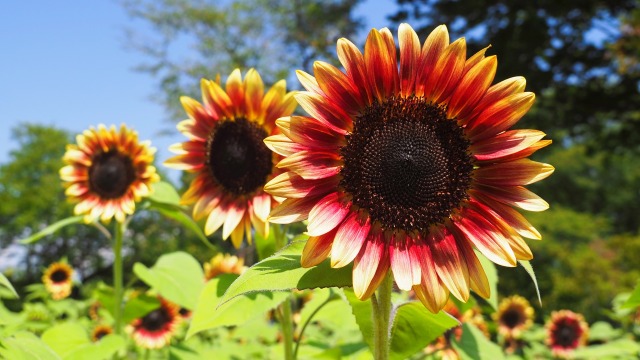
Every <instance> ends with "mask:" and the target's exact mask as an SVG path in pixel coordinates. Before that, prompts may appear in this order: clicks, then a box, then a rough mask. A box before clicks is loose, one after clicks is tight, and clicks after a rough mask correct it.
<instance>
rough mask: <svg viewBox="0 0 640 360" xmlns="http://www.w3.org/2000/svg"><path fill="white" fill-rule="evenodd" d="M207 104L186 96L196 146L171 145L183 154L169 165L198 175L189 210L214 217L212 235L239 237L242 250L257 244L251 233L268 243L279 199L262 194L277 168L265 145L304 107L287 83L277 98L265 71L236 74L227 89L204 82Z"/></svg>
mask: <svg viewBox="0 0 640 360" xmlns="http://www.w3.org/2000/svg"><path fill="white" fill-rule="evenodd" d="M201 85H202V97H203V101H204V104H201V103H199V102H197V101H196V100H194V99H191V98H189V97H185V96H183V97H181V98H180V100H181V102H182V105H183V106H184V108H185V110H186V112H187V114H188V115H189V119H188V120H184V121H182V122H181V123H179V124H178V130H180V131H181V132H182V133H183V134H184V135H185V136H186V137H187V138H188V139H189V140H188V141H185V142H183V143H180V144H175V145H173V146H171V151H173V152H174V153H176V154H178V155H177V156H175V157H173V158H171V159H169V160H167V161H166V162H165V165H166V166H168V167H171V168H174V169H179V170H186V171H189V172H192V173H195V178H194V179H193V181H192V182H191V185H190V186H189V189H188V190H187V191H186V192H185V193H184V194H183V196H182V199H181V201H182V203H183V204H187V205H190V204H195V205H194V207H193V217H194V218H195V219H196V220H199V219H202V218H205V217H206V218H207V221H206V223H205V227H204V232H205V234H207V235H209V234H212V233H213V232H215V231H216V230H218V229H219V228H220V227H222V238H223V239H225V240H226V239H227V238H228V237H229V236H231V241H232V243H233V245H234V246H235V247H236V248H238V247H240V245H241V244H242V239H243V238H244V237H245V236H246V237H247V241H248V242H249V243H250V242H251V226H252V225H253V227H254V228H255V229H256V231H257V232H258V233H259V234H261V235H262V236H265V237H266V236H267V235H268V231H269V224H268V222H267V216H268V215H269V211H271V207H272V200H273V199H272V197H271V196H269V195H268V194H266V193H265V192H264V191H263V190H262V187H263V185H264V184H265V183H266V182H267V180H269V179H270V178H272V177H273V175H274V171H275V170H274V166H273V165H274V162H276V161H277V157H276V155H275V154H272V153H271V152H270V151H269V149H268V148H267V147H266V146H265V145H264V142H263V140H264V139H265V138H266V137H267V136H269V135H272V134H275V133H277V132H278V129H277V127H276V126H275V120H276V119H277V118H279V117H281V116H286V115H290V114H291V113H292V112H293V110H294V109H295V108H296V102H295V99H294V98H293V93H292V92H289V93H287V92H286V83H285V81H284V80H281V81H278V82H277V83H276V84H275V85H274V86H273V87H272V88H271V89H270V90H269V91H267V92H266V94H265V92H264V84H263V83H262V79H261V78H260V75H259V74H258V72H257V71H255V70H254V69H251V70H249V71H248V72H247V74H246V76H245V78H244V81H242V77H241V74H240V70H239V69H236V70H235V71H233V72H232V73H231V75H229V78H228V79H227V84H226V90H223V89H222V87H221V86H220V85H219V84H218V83H217V82H215V81H210V80H205V79H203V80H202V82H201Z"/></svg>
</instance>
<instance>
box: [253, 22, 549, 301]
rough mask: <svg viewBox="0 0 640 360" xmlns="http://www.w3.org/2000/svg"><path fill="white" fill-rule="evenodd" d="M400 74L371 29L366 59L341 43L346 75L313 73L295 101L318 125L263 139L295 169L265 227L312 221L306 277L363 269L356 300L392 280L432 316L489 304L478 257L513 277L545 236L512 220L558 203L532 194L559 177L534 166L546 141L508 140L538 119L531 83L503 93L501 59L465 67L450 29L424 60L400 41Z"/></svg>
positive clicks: (512, 85)
mask: <svg viewBox="0 0 640 360" xmlns="http://www.w3.org/2000/svg"><path fill="white" fill-rule="evenodd" d="M398 38H399V43H400V63H399V70H398V64H397V61H396V46H395V43H394V40H393V35H392V34H391V32H390V31H389V30H388V29H386V28H384V29H382V30H380V31H379V30H376V29H373V30H371V32H370V33H369V36H368V38H367V40H366V44H365V49H364V55H363V54H362V53H361V52H360V50H358V48H357V47H356V46H355V45H353V43H351V42H350V41H349V40H347V39H344V38H343V39H340V40H338V47H337V53H338V56H339V58H340V61H341V63H342V65H343V66H344V68H345V69H346V70H345V71H344V72H343V71H340V70H339V69H337V68H335V67H334V66H332V65H330V64H327V63H324V62H316V63H315V64H314V74H315V77H314V76H311V75H310V74H307V73H305V72H302V71H299V72H298V78H299V79H300V81H301V83H302V85H303V86H304V87H305V88H306V89H307V90H308V91H306V92H300V93H298V94H297V95H296V100H297V101H298V103H299V104H300V106H301V107H302V108H303V109H304V110H305V111H306V112H307V113H308V114H309V116H290V117H285V118H282V119H279V120H278V121H277V122H276V124H277V125H278V126H279V127H280V128H281V130H282V134H280V135H275V136H271V137H269V138H267V139H266V140H265V143H266V144H267V146H269V147H270V148H271V149H272V150H273V151H274V152H277V153H279V154H281V155H283V156H286V158H285V159H284V160H282V161H281V162H280V163H278V165H277V166H278V167H279V168H283V169H284V170H286V171H285V172H283V173H282V174H280V175H278V176H276V177H275V178H274V179H273V180H271V181H270V182H269V183H267V184H266V185H265V191H267V192H268V193H270V194H271V195H273V196H278V197H283V198H285V200H284V201H283V202H282V204H281V205H279V206H277V207H276V208H274V209H273V210H272V212H271V215H270V218H269V220H270V221H271V222H274V223H289V222H293V221H300V220H303V219H307V218H308V226H307V233H308V234H309V235H310V238H309V240H308V242H307V244H306V246H305V248H304V250H303V254H302V266H304V267H310V266H314V265H316V264H318V263H320V262H322V261H323V260H324V259H325V258H327V257H328V256H329V255H330V256H331V266H332V267H334V268H338V267H343V266H346V265H347V264H349V263H351V262H353V264H354V265H353V288H354V292H355V293H356V295H357V296H358V298H360V299H366V298H368V297H369V296H370V295H371V294H372V293H373V291H374V290H375V289H376V288H377V287H378V285H379V284H380V282H381V281H382V280H383V279H384V277H385V276H386V274H387V272H388V270H389V269H391V271H392V273H393V277H394V279H395V282H396V284H397V286H398V287H399V288H400V289H402V290H410V289H412V288H413V290H414V291H415V292H416V295H417V296H418V298H419V299H420V300H421V301H422V303H423V304H424V305H425V306H426V307H427V308H428V309H429V310H431V311H433V312H436V311H438V310H440V309H442V307H443V306H444V304H446V302H447V299H448V296H449V293H451V294H453V295H454V296H455V297H457V298H458V299H460V300H462V301H466V300H467V299H468V298H469V289H472V290H474V291H475V292H477V293H478V294H480V295H482V296H483V297H488V296H489V284H488V281H487V278H486V275H485V273H484V270H483V269H482V266H481V265H480V262H479V260H478V258H477V257H476V254H475V253H474V250H473V247H474V246H475V247H476V248H477V249H478V250H479V251H480V252H481V253H483V254H484V255H485V256H486V257H487V258H489V259H490V260H492V261H493V262H495V263H497V264H500V265H504V266H516V264H517V260H519V259H523V260H528V259H531V258H532V256H533V255H532V253H531V251H530V249H529V247H528V246H527V244H526V243H525V241H524V240H523V237H527V238H534V239H539V238H540V234H539V233H538V231H536V230H535V229H534V228H533V227H532V226H531V225H530V224H529V222H527V220H525V218H524V217H523V216H522V215H521V214H520V213H519V212H518V211H516V210H515V209H514V208H513V207H518V208H522V209H525V210H533V211H540V210H544V209H546V208H548V204H547V203H546V202H545V201H544V200H542V199H541V198H539V197H538V196H536V195H535V194H533V193H531V192H530V191H528V190H527V189H525V188H524V187H523V186H524V185H527V184H531V183H533V182H536V181H538V180H541V179H543V178H545V177H547V176H549V175H550V174H551V173H552V172H553V167H552V166H550V165H547V164H543V163H538V162H534V161H531V160H529V159H526V157H527V156H529V155H530V154H531V153H533V152H534V151H536V150H538V149H539V148H541V147H544V146H546V145H548V144H549V143H550V142H551V141H549V140H542V137H544V135H545V134H544V133H542V132H540V131H536V130H508V129H509V128H510V127H511V126H512V125H513V124H514V123H516V122H517V121H518V120H519V119H520V118H521V117H522V116H523V115H524V114H525V113H526V112H527V111H528V110H529V108H530V107H531V105H532V104H533V101H534V95H533V94H532V93H530V92H524V91H523V89H524V87H525V80H524V79H523V78H521V77H515V78H511V79H507V80H505V81H502V82H500V83H497V84H495V85H493V86H490V84H491V83H492V81H493V78H494V74H495V71H496V66H497V60H496V57H495V56H489V57H485V56H484V54H485V50H486V49H484V50H482V51H480V52H478V53H477V54H475V55H473V56H472V57H470V58H469V59H467V58H466V45H465V40H464V38H462V39H459V40H456V41H454V42H453V43H451V44H449V35H448V32H447V28H446V27H445V26H444V25H441V26H439V27H438V28H436V29H435V30H434V31H433V32H432V33H431V34H430V35H429V37H428V38H427V40H426V42H425V43H424V45H423V46H422V47H421V46H420V42H419V39H418V36H417V35H416V33H415V31H414V30H413V29H412V28H411V27H410V26H409V25H407V24H401V25H400V28H399V35H398Z"/></svg>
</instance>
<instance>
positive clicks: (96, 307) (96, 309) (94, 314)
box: [88, 300, 102, 321]
mask: <svg viewBox="0 0 640 360" xmlns="http://www.w3.org/2000/svg"><path fill="white" fill-rule="evenodd" d="M101 308H102V304H100V301H98V300H96V301H94V302H92V303H91V305H89V310H88V313H89V318H90V319H91V320H93V321H98V320H100V309H101Z"/></svg>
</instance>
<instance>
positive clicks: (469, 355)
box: [452, 323, 505, 360]
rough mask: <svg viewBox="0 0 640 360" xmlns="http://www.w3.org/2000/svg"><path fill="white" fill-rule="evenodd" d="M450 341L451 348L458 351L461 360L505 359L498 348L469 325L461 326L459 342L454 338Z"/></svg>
mask: <svg viewBox="0 0 640 360" xmlns="http://www.w3.org/2000/svg"><path fill="white" fill-rule="evenodd" d="M452 339H453V342H452V344H453V347H454V349H456V350H457V351H458V355H459V356H460V359H462V360H466V359H471V360H481V359H494V360H500V359H504V358H505V356H504V353H503V352H502V350H501V349H500V346H498V345H496V344H494V343H492V342H491V341H490V340H489V339H487V337H486V336H485V335H484V334H483V333H482V331H480V330H478V328H477V327H475V326H473V325H471V324H469V323H464V324H462V337H461V338H460V340H457V339H456V338H455V336H454V337H452Z"/></svg>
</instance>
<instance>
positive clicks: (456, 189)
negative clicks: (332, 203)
mask: <svg viewBox="0 0 640 360" xmlns="http://www.w3.org/2000/svg"><path fill="white" fill-rule="evenodd" d="M445 110H446V109H445V108H444V107H442V106H438V105H435V104H433V103H430V102H427V101H426V100H424V99H423V98H418V97H415V96H411V97H408V98H402V97H397V98H395V97H394V98H390V99H387V100H386V101H385V102H383V103H374V104H373V105H370V106H369V107H367V108H366V109H365V110H364V111H363V112H362V113H361V114H360V115H359V116H357V118H356V119H355V122H354V128H353V132H352V133H351V134H350V135H348V136H347V145H345V146H344V147H343V148H342V150H341V154H342V157H343V160H344V167H343V168H342V170H341V175H342V180H341V183H340V185H341V186H342V188H343V189H344V190H345V191H346V192H347V193H348V194H350V195H351V196H352V197H353V200H352V201H353V203H354V204H355V205H356V206H358V207H360V208H364V209H366V210H367V211H368V212H369V215H370V217H371V219H372V220H373V221H378V222H380V223H381V224H382V225H383V227H384V228H386V229H394V230H395V229H401V230H405V231H408V232H412V231H416V230H417V231H420V232H426V231H427V230H428V228H429V226H430V225H433V224H438V223H441V222H442V221H443V220H444V219H445V218H447V217H449V216H450V215H451V213H452V211H453V210H454V209H456V208H458V207H459V206H460V202H461V201H463V200H465V199H467V197H468V195H467V190H468V189H469V185H470V183H471V173H472V171H473V164H472V160H471V156H470V154H469V150H468V149H469V141H468V140H467V139H466V138H465V136H464V134H463V132H462V128H461V127H460V126H459V125H458V124H457V123H456V121H455V120H451V119H448V118H447V116H446V111H445Z"/></svg>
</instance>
